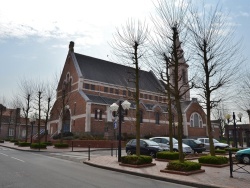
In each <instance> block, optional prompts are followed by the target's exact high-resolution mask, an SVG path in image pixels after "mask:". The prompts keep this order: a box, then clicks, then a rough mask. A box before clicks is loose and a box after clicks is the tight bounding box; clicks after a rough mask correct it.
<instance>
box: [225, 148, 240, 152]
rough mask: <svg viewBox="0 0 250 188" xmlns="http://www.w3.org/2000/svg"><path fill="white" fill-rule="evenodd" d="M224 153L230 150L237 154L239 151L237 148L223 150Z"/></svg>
mask: <svg viewBox="0 0 250 188" xmlns="http://www.w3.org/2000/svg"><path fill="white" fill-rule="evenodd" d="M225 150H226V151H229V150H231V151H232V152H237V151H239V150H240V149H239V148H225Z"/></svg>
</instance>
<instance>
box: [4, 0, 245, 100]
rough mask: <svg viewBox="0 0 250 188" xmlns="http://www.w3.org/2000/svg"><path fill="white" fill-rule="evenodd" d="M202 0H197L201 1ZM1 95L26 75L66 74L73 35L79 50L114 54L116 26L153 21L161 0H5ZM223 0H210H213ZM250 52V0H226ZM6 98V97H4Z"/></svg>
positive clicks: (100, 55)
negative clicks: (112, 43) (66, 60)
mask: <svg viewBox="0 0 250 188" xmlns="http://www.w3.org/2000/svg"><path fill="white" fill-rule="evenodd" d="M200 1H201V0H194V2H195V3H198V2H200ZM0 2H1V6H0V59H1V60H0V80H1V81H0V88H1V89H0V98H2V96H4V97H5V98H7V99H10V97H11V96H13V95H15V94H16V92H18V90H19V87H18V83H19V82H20V80H22V79H23V78H25V79H32V80H44V81H47V80H52V79H55V78H54V77H55V74H57V75H60V71H61V70H62V68H63V65H64V63H65V59H66V56H67V53H68V46H69V42H70V41H74V42H75V52H77V53H81V54H84V55H88V56H92V57H96V58H100V59H105V60H110V57H111V56H112V55H113V54H112V49H111V47H110V45H109V43H110V42H111V41H112V39H113V34H114V33H115V32H116V28H119V27H120V26H121V25H124V24H125V23H126V21H127V20H128V19H130V18H133V19H140V20H146V21H148V22H150V18H149V17H150V14H153V13H154V5H153V3H152V2H156V1H155V0H126V1H125V0H105V1H104V0H71V1H66V0H43V1H41V0H36V1H34V0H22V1H20V0H8V1H4V0H0ZM217 2H218V1H215V0H205V3H206V4H207V5H215V4H216V3H217ZM219 2H220V4H221V5H222V7H223V10H225V11H230V16H229V20H230V23H231V24H233V25H234V26H235V28H236V35H237V37H238V38H241V39H242V45H243V54H246V55H248V54H249V52H250V1H249V0H237V1H236V0H220V1H219ZM0 100H1V99H0Z"/></svg>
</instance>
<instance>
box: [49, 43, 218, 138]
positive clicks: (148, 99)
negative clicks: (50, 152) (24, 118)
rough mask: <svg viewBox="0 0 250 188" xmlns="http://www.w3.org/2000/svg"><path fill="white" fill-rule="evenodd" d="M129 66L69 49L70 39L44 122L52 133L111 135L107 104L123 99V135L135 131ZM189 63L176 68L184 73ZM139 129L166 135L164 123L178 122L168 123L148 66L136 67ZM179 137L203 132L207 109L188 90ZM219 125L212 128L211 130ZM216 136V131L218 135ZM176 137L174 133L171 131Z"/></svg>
mask: <svg viewBox="0 0 250 188" xmlns="http://www.w3.org/2000/svg"><path fill="white" fill-rule="evenodd" d="M133 71H134V69H133V68H131V67H128V66H124V65H120V64H116V63H112V62H109V61H105V60H101V59H97V58H93V57H89V56H86V55H82V54H78V53H75V52H74V43H73V42H70V45H69V52H68V54H67V57H66V61H65V64H64V68H63V71H62V74H61V77H60V81H59V83H58V87H57V99H56V101H55V103H54V105H53V107H52V110H51V114H50V122H49V126H48V127H49V128H48V130H49V134H50V135H51V137H52V136H53V135H56V134H58V133H60V132H72V133H74V134H76V135H81V134H91V135H101V136H105V137H107V138H113V137H114V136H115V134H116V131H117V129H116V127H115V123H114V122H115V121H116V117H114V116H113V113H112V112H111V111H110V105H111V104H112V103H117V104H118V103H119V101H124V100H128V101H129V102H130V103H131V108H130V110H129V111H128V114H127V115H126V116H125V117H124V118H123V120H122V129H121V131H122V134H123V135H124V136H126V135H135V131H136V129H135V102H134V100H133V98H134V97H133V96H134V93H135V87H134V83H133V82H131V78H132V77H131V73H133ZM187 72H188V66H186V65H184V66H183V68H182V71H181V73H182V74H185V75H186V76H187ZM139 75H140V81H139V88H140V126H141V128H140V130H141V132H140V133H141V137H145V136H166V135H168V134H169V131H168V130H169V126H173V128H174V134H175V133H176V134H177V131H175V130H177V123H174V124H173V125H169V122H168V105H167V102H168V101H167V98H166V95H165V94H163V92H162V91H164V86H163V84H162V82H161V81H159V80H158V79H157V77H156V76H155V75H154V73H153V72H152V71H144V70H140V72H139ZM173 112H174V119H175V120H177V117H178V115H182V116H183V119H184V122H183V126H184V130H183V131H184V136H185V137H190V138H195V137H204V136H207V135H208V134H207V127H206V114H205V112H204V111H203V109H202V107H201V106H200V105H199V103H198V101H197V100H196V99H191V100H190V96H189V93H187V95H185V99H184V100H183V101H182V112H183V114H177V113H176V111H175V108H174V106H173ZM217 131H218V133H219V130H217V129H216V127H215V135H214V136H215V137H216V132H217ZM218 135H219V134H218ZM176 136H177V135H176Z"/></svg>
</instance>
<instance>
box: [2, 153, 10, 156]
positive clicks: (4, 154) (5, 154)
mask: <svg viewBox="0 0 250 188" xmlns="http://www.w3.org/2000/svg"><path fill="white" fill-rule="evenodd" d="M0 154H1V155H4V156H8V155H6V154H4V153H0Z"/></svg>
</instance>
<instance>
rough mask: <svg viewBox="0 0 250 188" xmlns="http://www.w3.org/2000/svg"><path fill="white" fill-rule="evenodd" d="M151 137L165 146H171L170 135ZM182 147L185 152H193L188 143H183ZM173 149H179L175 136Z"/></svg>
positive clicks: (176, 150)
mask: <svg viewBox="0 0 250 188" xmlns="http://www.w3.org/2000/svg"><path fill="white" fill-rule="evenodd" d="M149 139H150V140H153V141H155V142H157V143H158V144H159V145H160V146H161V147H163V148H166V147H169V137H152V138H149ZM182 148H183V152H184V153H192V149H191V147H189V146H188V145H186V144H182ZM173 150H174V151H175V152H178V151H179V146H178V141H177V140H176V139H175V138H173Z"/></svg>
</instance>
